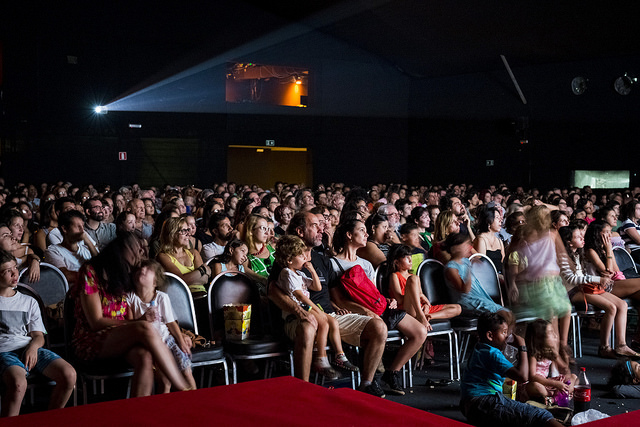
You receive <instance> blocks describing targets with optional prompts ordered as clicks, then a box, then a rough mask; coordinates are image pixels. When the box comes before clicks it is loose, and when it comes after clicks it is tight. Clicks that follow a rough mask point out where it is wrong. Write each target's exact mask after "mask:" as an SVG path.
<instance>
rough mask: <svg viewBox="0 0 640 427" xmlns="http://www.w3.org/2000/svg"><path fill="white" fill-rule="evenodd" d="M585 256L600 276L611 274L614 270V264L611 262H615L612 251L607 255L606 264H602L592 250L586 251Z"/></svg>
mask: <svg viewBox="0 0 640 427" xmlns="http://www.w3.org/2000/svg"><path fill="white" fill-rule="evenodd" d="M585 256H586V257H587V260H589V262H590V263H591V264H593V266H594V267H595V269H596V271H597V272H598V273H600V274H607V273H611V272H613V271H616V270H614V264H613V262H611V261H615V260H614V258H613V251H611V255H609V254H607V264H605V263H603V262H602V260H601V259H600V257H599V256H598V254H597V253H596V251H594V250H593V249H587V251H586V252H585Z"/></svg>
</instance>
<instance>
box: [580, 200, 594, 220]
mask: <svg viewBox="0 0 640 427" xmlns="http://www.w3.org/2000/svg"><path fill="white" fill-rule="evenodd" d="M577 209H582V210H583V211H584V213H585V217H584V220H585V221H587V224H591V223H592V222H593V221H595V220H596V218H595V217H594V216H593V212H594V210H595V209H594V207H593V202H592V201H591V200H589V199H580V200H578V202H577V203H576V210H577Z"/></svg>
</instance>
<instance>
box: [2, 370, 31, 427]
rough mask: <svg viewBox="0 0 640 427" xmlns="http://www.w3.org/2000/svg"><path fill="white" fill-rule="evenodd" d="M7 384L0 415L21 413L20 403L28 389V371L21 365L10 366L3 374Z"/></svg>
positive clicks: (7, 415)
mask: <svg viewBox="0 0 640 427" xmlns="http://www.w3.org/2000/svg"><path fill="white" fill-rule="evenodd" d="M2 381H3V382H4V385H5V390H4V393H3V394H2V409H1V410H0V416H2V417H15V416H16V415H20V405H21V404H22V399H24V394H25V393H26V391H27V372H26V371H25V370H24V368H22V367H20V366H10V367H8V368H7V369H6V370H5V371H4V374H3V375H2Z"/></svg>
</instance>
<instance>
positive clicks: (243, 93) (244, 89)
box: [225, 62, 309, 107]
mask: <svg viewBox="0 0 640 427" xmlns="http://www.w3.org/2000/svg"><path fill="white" fill-rule="evenodd" d="M308 88H309V70H307V69H304V68H299V67H285V66H282V65H260V64H254V63H250V62H249V63H229V64H227V81H226V96H225V99H226V101H227V102H234V103H250V104H266V105H284V106H289V107H307V106H308V105H309V99H308Z"/></svg>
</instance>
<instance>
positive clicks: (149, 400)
mask: <svg viewBox="0 0 640 427" xmlns="http://www.w3.org/2000/svg"><path fill="white" fill-rule="evenodd" d="M203 421H204V422H210V423H211V424H216V425H221V426H231V425H250V424H257V425H260V426H261V427H262V426H293V425H296V426H298V425H299V426H306V427H311V426H319V427H327V426H332V427H333V426H374V425H375V426H386V425H398V426H403V427H405V426H439V427H441V426H466V425H467V424H464V423H461V422H458V421H454V420H450V419H448V418H444V417H441V416H439V415H434V414H430V413H428V412H425V411H421V410H418V409H414V408H411V407H408V406H404V405H400V404H398V403H394V402H390V401H388V400H384V399H379V398H377V397H373V396H369V395H367V394H364V393H360V392H356V391H353V390H351V389H344V388H343V389H335V390H330V389H326V388H324V387H320V386H317V385H314V384H310V383H305V382H303V381H300V380H298V379H296V378H293V377H280V378H273V379H269V380H261V381H252V382H246V383H241V384H236V385H229V386H219V387H213V388H207V389H202V390H197V391H191V392H182V393H172V394H168V395H160V396H151V397H140V398H136V399H128V400H117V401H111V402H103V403H96V404H92V405H85V406H77V407H75V408H66V409H59V410H55V411H44V412H38V413H34V414H26V415H21V416H19V417H15V418H11V419H5V420H2V422H1V423H0V424H1V425H2V426H3V427H12V426H21V427H22V426H25V425H43V426H47V427H58V426H59V427H69V426H75V425H82V426H91V427H98V426H105V427H113V426H114V425H119V426H127V425H136V426H151V425H171V426H182V425H187V426H188V425H197V424H196V423H202V422H203Z"/></svg>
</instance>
